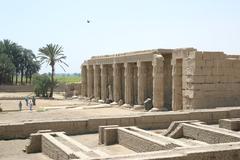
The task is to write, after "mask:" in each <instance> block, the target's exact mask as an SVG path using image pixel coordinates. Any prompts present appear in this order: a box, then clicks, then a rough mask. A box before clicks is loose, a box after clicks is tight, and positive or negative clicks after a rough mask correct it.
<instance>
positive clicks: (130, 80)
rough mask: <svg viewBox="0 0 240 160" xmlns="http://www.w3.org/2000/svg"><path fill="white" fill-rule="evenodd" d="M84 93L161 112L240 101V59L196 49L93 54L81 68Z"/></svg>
mask: <svg viewBox="0 0 240 160" xmlns="http://www.w3.org/2000/svg"><path fill="white" fill-rule="evenodd" d="M81 83H82V84H81V85H82V86H81V95H82V96H85V97H89V98H91V99H95V100H103V101H104V102H105V101H107V100H111V101H113V103H114V104H117V103H119V101H121V102H123V103H124V104H123V106H126V107H139V106H143V104H144V101H145V100H146V99H147V98H150V99H152V104H153V107H154V108H156V109H158V110H185V109H197V108H214V107H223V106H237V105H240V58H239V56H235V55H226V54H224V53H223V52H203V51H197V50H196V49H194V48H184V49H154V50H145V51H136V52H129V53H121V54H113V55H105V56H94V57H92V58H91V59H89V60H87V61H85V62H84V63H83V64H82V66H81Z"/></svg>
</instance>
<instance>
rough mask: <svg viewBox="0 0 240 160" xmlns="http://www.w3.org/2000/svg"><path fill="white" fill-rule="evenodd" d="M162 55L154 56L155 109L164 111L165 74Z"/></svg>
mask: <svg viewBox="0 0 240 160" xmlns="http://www.w3.org/2000/svg"><path fill="white" fill-rule="evenodd" d="M163 61H164V58H163V56H162V55H154V56H153V63H152V65H153V107H154V108H153V109H152V111H154V110H164V108H163V106H164V74H163V63H164V62H163Z"/></svg>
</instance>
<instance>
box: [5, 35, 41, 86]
mask: <svg viewBox="0 0 240 160" xmlns="http://www.w3.org/2000/svg"><path fill="white" fill-rule="evenodd" d="M39 70H40V62H39V61H37V58H36V56H35V54H33V51H32V50H30V49H26V48H24V47H23V46H21V45H19V44H17V43H15V42H12V41H10V40H8V39H4V40H1V41H0V84H14V83H15V84H17V83H18V78H19V77H20V83H21V84H23V83H31V81H32V76H33V74H35V73H38V71H39ZM24 78H25V79H24Z"/></svg>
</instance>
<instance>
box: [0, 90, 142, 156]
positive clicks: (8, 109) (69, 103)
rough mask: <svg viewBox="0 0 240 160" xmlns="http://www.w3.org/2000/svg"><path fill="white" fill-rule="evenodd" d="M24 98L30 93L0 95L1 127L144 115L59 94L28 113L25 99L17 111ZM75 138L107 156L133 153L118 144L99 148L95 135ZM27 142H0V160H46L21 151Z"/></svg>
mask: <svg viewBox="0 0 240 160" xmlns="http://www.w3.org/2000/svg"><path fill="white" fill-rule="evenodd" d="M26 95H31V93H28V92H23V93H6V92H5V93H1V92H0V104H1V108H2V109H3V112H0V124H1V123H3V124H4V123H15V122H17V123H19V122H28V121H49V120H63V119H66V120H67V119H82V118H94V117H106V116H125V115H137V114H143V112H141V111H133V110H130V109H124V108H120V107H111V106H110V105H105V104H101V105H102V106H101V108H99V103H96V102H88V101H87V100H79V99H73V100H65V99H63V97H62V95H60V94H59V95H55V98H56V97H57V98H56V99H54V100H48V99H37V102H36V103H37V105H36V106H34V107H33V111H29V108H28V107H27V106H26V105H25V102H24V100H22V103H23V110H22V111H19V108H18V103H19V99H20V100H21V99H23V97H24V96H26ZM8 98H10V100H7V99H8ZM15 98H16V99H15ZM17 99H18V100H17ZM102 107H103V108H102ZM74 139H77V140H78V141H80V142H81V143H83V144H86V145H87V146H89V147H94V148H96V149H98V150H101V151H104V152H106V153H108V154H113V155H116V154H123V153H125V154H127V153H133V151H131V150H128V149H127V148H124V147H123V146H120V145H113V146H111V147H108V146H98V144H97V141H98V135H97V134H92V135H79V136H75V137H74ZM27 142H28V140H18V139H16V140H9V141H3V140H1V141H0V160H15V159H19V160H25V159H26V160H49V158H48V157H47V156H45V155H43V154H42V153H37V154H26V153H24V152H23V151H22V150H23V149H24V147H25V145H26V144H27Z"/></svg>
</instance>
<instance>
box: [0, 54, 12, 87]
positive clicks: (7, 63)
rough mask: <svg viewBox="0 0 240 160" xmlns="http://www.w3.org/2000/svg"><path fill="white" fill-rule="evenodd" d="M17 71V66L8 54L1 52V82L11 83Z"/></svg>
mask: <svg viewBox="0 0 240 160" xmlns="http://www.w3.org/2000/svg"><path fill="white" fill-rule="evenodd" d="M14 72H15V66H14V64H13V63H12V62H11V59H10V58H9V57H8V56H7V55H6V54H0V84H2V83H9V82H10V81H11V76H12V74H14Z"/></svg>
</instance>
